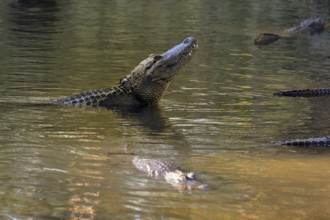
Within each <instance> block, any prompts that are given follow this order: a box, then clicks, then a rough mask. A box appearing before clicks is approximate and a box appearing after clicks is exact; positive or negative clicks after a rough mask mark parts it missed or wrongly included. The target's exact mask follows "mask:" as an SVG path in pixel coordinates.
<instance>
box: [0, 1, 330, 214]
mask: <svg viewBox="0 0 330 220" xmlns="http://www.w3.org/2000/svg"><path fill="white" fill-rule="evenodd" d="M329 11H330V6H329V2H327V1H311V2H308V4H302V3H301V1H289V2H288V1H254V2H253V3H252V2H250V3H249V2H243V3H242V2H241V1H217V2H215V1H196V0H190V1H182V2H181V1H180V2H177V1H171V0H166V1H158V2H152V3H151V2H149V1H139V2H136V1H76V0H69V1H64V0H63V1H62V0H57V1H56V0H48V1H36V0H35V1H33V0H30V1H28V0H26V1H23V0H6V1H4V2H2V4H1V7H0V15H1V16H0V33H1V34H0V54H1V57H2V59H1V60H0V111H1V114H0V123H1V126H0V169H1V172H0V198H1V208H0V214H1V216H2V217H3V218H4V219H29V218H30V219H326V218H327V217H328V216H329V215H330V211H329V209H328V202H329V200H330V184H329V180H330V170H329V168H328V164H329V162H330V159H329V156H330V153H329V149H323V148H315V149H299V148H288V147H278V146H274V144H273V143H272V142H273V141H277V140H283V139H292V138H304V137H315V136H322V135H329V131H330V130H329V125H330V118H329V114H328V109H329V101H328V98H325V97H324V98H283V97H282V98H279V97H274V96H273V95H272V94H273V92H275V91H278V90H282V89H296V88H307V87H309V88H310V87H327V86H329V83H328V81H329V78H330V77H329V72H330V59H329V57H330V53H329V51H330V50H329V42H330V34H329V32H326V33H323V34H322V35H316V36H300V37H297V38H292V39H283V40H280V41H278V42H276V43H274V44H272V45H268V46H265V47H262V48H257V47H255V46H254V45H253V39H254V38H255V36H257V35H258V34H259V33H260V32H276V33H280V32H281V31H283V30H285V28H288V27H291V26H294V25H296V24H298V23H299V22H300V21H302V20H304V19H306V18H308V17H310V16H314V15H322V16H327V15H329ZM187 36H194V37H196V38H197V40H198V42H199V51H198V52H197V53H196V55H195V57H193V59H192V60H191V61H190V63H189V64H187V66H186V67H185V68H183V70H182V71H181V72H180V74H179V75H178V76H177V78H176V79H175V80H174V81H173V82H172V83H171V85H170V87H169V91H168V92H169V93H170V94H169V95H167V96H166V97H164V99H163V100H162V101H161V103H160V105H159V106H158V107H155V108H147V109H141V110H139V111H136V112H129V111H111V110H107V109H102V108H97V109H95V108H74V107H70V106H62V105H57V104H53V103H52V100H53V99H55V98H58V97H62V96H66V95H70V94H73V93H76V92H80V91H83V90H87V89H93V88H103V87H111V86H113V85H116V84H117V83H118V81H119V80H120V79H121V78H122V77H123V76H125V75H126V74H128V73H129V72H130V71H131V70H132V69H133V68H134V67H135V66H136V65H137V64H138V63H139V62H140V61H141V60H143V59H145V58H146V57H147V56H148V55H149V54H151V53H162V52H164V51H165V50H167V49H169V48H170V47H172V46H173V45H175V44H177V43H179V42H180V41H182V40H183V39H184V38H185V37H187ZM132 154H135V155H140V156H144V157H151V158H162V159H164V158H166V159H168V160H171V161H174V162H176V163H178V164H180V166H181V167H182V168H183V169H185V170H188V171H194V172H195V173H196V174H197V177H198V178H199V179H200V180H201V181H202V182H204V183H207V184H209V185H210V189H209V190H206V191H190V192H189V191H188V192H178V191H177V190H176V189H174V188H172V187H171V186H170V185H169V184H166V183H165V182H164V181H162V180H156V179H153V178H151V177H149V176H147V175H145V174H144V173H140V172H139V171H137V170H136V169H135V168H134V167H133V165H132V163H131V159H132Z"/></svg>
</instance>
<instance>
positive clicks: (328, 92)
mask: <svg viewBox="0 0 330 220" xmlns="http://www.w3.org/2000/svg"><path fill="white" fill-rule="evenodd" d="M274 95H276V96H292V97H316V96H330V88H321V89H300V90H286V91H280V92H275V93H274Z"/></svg>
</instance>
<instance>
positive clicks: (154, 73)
mask: <svg viewBox="0 0 330 220" xmlns="http://www.w3.org/2000/svg"><path fill="white" fill-rule="evenodd" d="M196 49H197V41H196V39H195V38H193V37H188V38H186V39H185V40H184V41H183V42H182V43H180V44H178V45H176V46H174V47H173V48H171V49H170V50H168V51H166V52H164V53H163V54H151V55H150V56H149V57H148V58H147V59H145V60H143V61H142V62H140V64H139V65H138V66H137V67H135V69H134V70H133V71H132V72H131V74H129V75H127V76H126V77H125V78H123V79H122V80H121V81H120V84H121V88H123V89H124V90H127V91H130V92H132V93H133V94H134V95H135V96H136V98H137V99H138V100H139V102H140V103H141V104H142V105H152V104H156V103H158V101H159V100H160V98H161V97H162V95H163V93H164V92H165V90H166V89H167V87H168V85H169V83H170V81H171V80H173V78H174V77H175V75H176V73H177V72H178V71H179V70H180V69H181V67H183V66H184V65H185V64H186V63H187V62H188V61H189V60H190V58H191V57H192V55H193V54H194V53H195V51H196Z"/></svg>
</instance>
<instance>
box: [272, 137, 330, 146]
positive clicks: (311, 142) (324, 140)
mask: <svg viewBox="0 0 330 220" xmlns="http://www.w3.org/2000/svg"><path fill="white" fill-rule="evenodd" d="M275 144H278V145H287V146H297V147H308V146H322V147H329V146H330V136H325V137H317V138H306V139H294V140H286V141H279V142H276V143H275Z"/></svg>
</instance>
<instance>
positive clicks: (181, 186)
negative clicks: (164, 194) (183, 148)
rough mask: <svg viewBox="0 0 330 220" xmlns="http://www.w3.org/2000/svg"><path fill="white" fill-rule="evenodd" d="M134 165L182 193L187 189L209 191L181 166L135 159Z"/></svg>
mask: <svg viewBox="0 0 330 220" xmlns="http://www.w3.org/2000/svg"><path fill="white" fill-rule="evenodd" d="M132 162H133V165H134V166H135V167H136V168H137V169H138V170H140V171H142V172H145V173H148V174H149V175H151V176H153V177H155V178H163V179H165V181H166V182H167V183H169V184H171V185H172V186H174V187H175V188H177V189H178V190H180V191H183V190H185V189H188V190H191V189H207V188H208V185H206V184H201V183H199V182H198V181H197V179H196V177H195V175H194V173H192V172H188V173H186V172H183V171H181V170H180V168H179V166H178V165H176V164H174V163H171V162H169V161H165V160H159V159H145V158H139V157H134V158H133V160H132Z"/></svg>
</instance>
